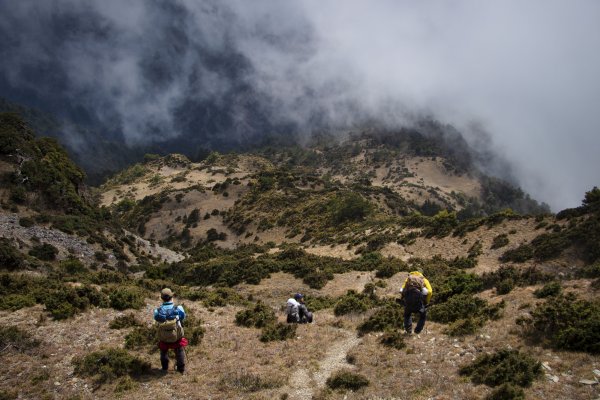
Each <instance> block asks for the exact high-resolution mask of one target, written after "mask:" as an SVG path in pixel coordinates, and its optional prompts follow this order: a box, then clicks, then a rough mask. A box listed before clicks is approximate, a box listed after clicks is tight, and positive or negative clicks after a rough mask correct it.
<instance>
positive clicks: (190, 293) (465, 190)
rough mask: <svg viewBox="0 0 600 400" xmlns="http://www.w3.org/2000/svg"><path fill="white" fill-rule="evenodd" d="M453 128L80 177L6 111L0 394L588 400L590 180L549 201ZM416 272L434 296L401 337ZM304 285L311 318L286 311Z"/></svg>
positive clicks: (593, 294)
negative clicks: (164, 303) (178, 368)
mask: <svg viewBox="0 0 600 400" xmlns="http://www.w3.org/2000/svg"><path fill="white" fill-rule="evenodd" d="M436 129H438V133H439V134H438V135H435V134H431V131H433V130H436ZM425 130H428V131H429V132H430V133H429V134H427V135H426V134H424V131H425ZM442 133H443V134H442ZM465 145H466V144H465V143H462V142H461V138H460V136H457V135H455V134H453V133H452V130H449V129H448V128H444V129H441V128H440V126H439V125H436V124H435V123H432V124H430V125H427V124H425V125H424V126H423V127H421V128H419V129H416V128H415V129H413V128H411V129H408V128H407V129H401V130H397V131H386V130H379V129H375V128H373V129H364V130H361V131H356V132H347V133H346V134H344V135H341V136H338V135H336V136H335V137H332V136H329V135H320V136H316V137H314V138H312V139H311V140H310V141H308V143H307V144H306V146H297V145H293V144H290V143H287V144H285V145H277V146H275V145H274V144H273V143H270V144H269V143H262V144H261V146H259V147H257V148H255V149H254V150H253V151H251V152H244V153H242V152H237V153H227V154H224V153H223V154H220V153H217V152H212V153H210V154H209V155H208V156H206V157H205V158H204V159H202V160H195V161H191V160H190V159H189V158H188V157H186V156H185V155H180V154H171V155H167V156H158V155H154V154H151V153H149V154H146V156H145V160H144V162H140V163H139V164H135V165H132V166H131V167H129V168H127V169H125V170H123V171H121V172H119V173H117V174H115V175H113V176H112V177H111V178H110V179H108V180H107V181H106V182H105V183H104V184H103V185H101V186H100V187H88V186H86V185H85V183H84V181H85V173H84V172H83V170H82V169H81V168H80V167H79V166H77V165H76V164H75V163H74V162H73V161H71V159H70V158H69V157H68V155H67V153H66V152H65V150H64V149H63V148H62V147H61V146H60V145H59V144H58V142H56V141H55V140H52V139H48V138H42V137H38V136H36V134H35V132H34V131H33V130H32V129H31V128H30V126H28V125H27V124H26V123H25V122H24V120H23V119H22V118H21V117H20V116H18V115H16V114H12V113H2V114H0V174H1V176H0V180H1V182H2V184H1V187H0V200H1V202H0V205H1V207H2V210H1V212H0V236H1V237H2V238H1V239H0V268H1V269H2V271H0V285H1V286H2V293H3V296H2V298H1V299H0V320H1V321H2V324H1V328H0V346H1V348H2V349H3V351H2V354H1V355H0V358H1V359H2V363H3V365H5V368H6V370H7V371H11V373H10V374H6V375H5V379H3V381H2V382H1V383H0V394H1V396H2V397H3V398H9V399H10V398H73V399H74V398H82V399H83V398H85V399H87V398H90V399H91V398H114V397H115V396H130V397H132V398H147V397H150V396H152V397H155V398H172V397H178V398H213V399H217V398H222V399H230V398H255V399H267V398H269V399H270V398H274V397H275V398H281V399H286V398H287V399H310V398H317V399H342V398H349V399H353V398H357V399H358V398H405V397H410V398H417V399H418V398H423V399H426V398H427V399H429V398H435V399H452V398H463V399H469V398H473V399H474V398H482V397H486V396H487V398H503V399H509V398H523V396H525V397H526V398H547V397H549V396H552V397H555V398H595V397H597V396H598V384H597V383H598V375H599V374H600V366H599V364H600V359H599V358H598V353H599V352H600V348H599V347H598V343H600V340H599V339H600V337H599V336H598V335H599V332H600V300H599V297H598V290H599V288H600V284H599V279H600V190H599V189H597V188H590V190H589V191H588V192H587V193H585V194H582V198H583V201H582V205H581V206H580V207H577V208H574V209H567V210H563V211H561V212H559V213H557V214H552V213H550V212H549V210H548V208H547V206H545V205H540V204H538V203H537V202H536V201H535V200H533V199H531V198H530V197H529V196H528V195H527V194H525V193H523V191H522V190H520V189H519V188H516V187H514V186H512V185H511V184H509V183H507V182H504V181H502V180H499V179H497V178H493V177H490V176H487V175H485V174H484V173H483V172H482V171H480V170H479V167H478V161H477V159H476V157H474V156H473V155H472V153H471V152H469V151H468V150H466V147H465ZM457 149H460V151H458V150H457ZM415 269H421V270H422V271H423V273H424V275H425V276H426V277H427V278H428V279H429V281H430V282H431V284H432V286H433V297H432V303H431V305H430V307H429V309H428V321H427V323H426V329H425V330H424V331H423V332H422V333H421V334H420V335H418V336H415V335H413V336H405V335H403V329H402V320H403V318H402V314H403V306H402V305H401V304H399V303H398V302H397V301H396V298H397V297H398V291H399V288H400V286H401V285H402V282H403V281H404V279H405V278H406V276H407V272H408V271H412V270H415ZM164 287H169V288H171V289H172V290H173V291H174V292H175V293H176V301H177V303H178V304H182V305H183V306H184V307H185V309H186V311H187V313H188V317H187V319H186V321H185V329H186V336H187V337H188V339H189V342H190V345H189V346H188V347H187V354H188V359H187V368H186V372H185V374H183V375H180V374H177V373H175V372H170V371H169V373H168V374H167V375H165V374H163V373H161V371H160V363H159V360H158V349H157V346H156V337H155V330H154V326H153V325H152V313H151V312H152V309H153V308H154V307H156V306H157V305H159V304H160V301H159V298H158V293H159V291H160V290H161V289H162V288H164ZM296 292H300V293H303V294H304V295H305V297H306V300H307V305H308V307H309V309H311V310H312V311H314V313H315V322H314V323H313V324H306V325H295V324H286V323H285V322H284V321H285V315H284V314H283V309H282V306H283V305H284V304H285V301H286V299H287V298H288V297H290V296H291V295H293V294H294V293H296Z"/></svg>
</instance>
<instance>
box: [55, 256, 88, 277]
mask: <svg viewBox="0 0 600 400" xmlns="http://www.w3.org/2000/svg"><path fill="white" fill-rule="evenodd" d="M59 268H60V269H61V270H63V271H64V272H66V273H67V274H69V275H77V274H81V273H85V272H86V271H87V268H86V267H85V265H83V263H82V262H81V261H79V260H78V259H76V258H69V259H67V260H63V261H61V262H60V263H59Z"/></svg>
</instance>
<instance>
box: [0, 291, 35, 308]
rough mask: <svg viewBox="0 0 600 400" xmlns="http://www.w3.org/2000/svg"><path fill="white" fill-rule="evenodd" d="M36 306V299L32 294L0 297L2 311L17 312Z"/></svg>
mask: <svg viewBox="0 0 600 400" xmlns="http://www.w3.org/2000/svg"><path fill="white" fill-rule="evenodd" d="M35 304H36V301H35V297H33V296H32V295H31V294H6V295H3V296H1V297H0V310H10V311H16V310H20V309H21V308H26V307H33V306H34V305H35Z"/></svg>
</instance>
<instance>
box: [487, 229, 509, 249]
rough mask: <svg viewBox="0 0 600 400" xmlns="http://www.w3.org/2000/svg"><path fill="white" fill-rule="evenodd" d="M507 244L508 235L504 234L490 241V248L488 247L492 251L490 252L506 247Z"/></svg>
mask: <svg viewBox="0 0 600 400" xmlns="http://www.w3.org/2000/svg"><path fill="white" fill-rule="evenodd" d="M508 243H509V240H508V235H507V234H506V233H503V234H501V235H498V236H496V237H495V238H494V239H493V240H492V246H491V247H490V249H492V250H494V249H499V248H500V247H504V246H506V245H507V244H508Z"/></svg>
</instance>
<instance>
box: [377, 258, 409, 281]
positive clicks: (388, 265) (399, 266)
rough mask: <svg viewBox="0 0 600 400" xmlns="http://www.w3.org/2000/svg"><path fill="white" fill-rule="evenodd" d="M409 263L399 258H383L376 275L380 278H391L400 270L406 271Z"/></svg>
mask: <svg viewBox="0 0 600 400" xmlns="http://www.w3.org/2000/svg"><path fill="white" fill-rule="evenodd" d="M407 269H408V265H406V263H405V262H403V261H401V260H398V259H391V260H383V261H382V262H381V265H380V266H379V267H378V268H377V270H376V271H375V276H376V277H377V278H380V279H385V278H391V277H392V276H394V275H396V274H397V273H398V272H400V271H406V270H407Z"/></svg>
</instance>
